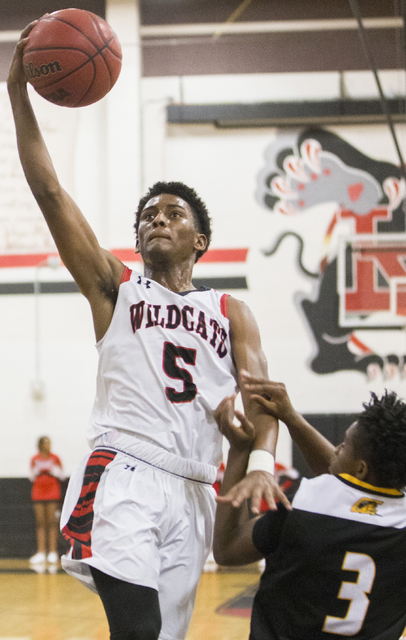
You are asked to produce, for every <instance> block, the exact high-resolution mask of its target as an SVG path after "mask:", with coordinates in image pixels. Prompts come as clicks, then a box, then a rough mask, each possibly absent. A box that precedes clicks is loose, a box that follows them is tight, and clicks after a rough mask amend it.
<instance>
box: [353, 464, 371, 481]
mask: <svg viewBox="0 0 406 640" xmlns="http://www.w3.org/2000/svg"><path fill="white" fill-rule="evenodd" d="M368 473H369V467H368V463H367V462H366V461H365V460H358V462H357V473H356V477H357V478H358V480H365V478H366V477H367V475H368Z"/></svg>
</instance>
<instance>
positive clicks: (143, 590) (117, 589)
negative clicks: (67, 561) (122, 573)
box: [90, 567, 161, 640]
mask: <svg viewBox="0 0 406 640" xmlns="http://www.w3.org/2000/svg"><path fill="white" fill-rule="evenodd" d="M90 570H91V572H92V576H93V580H94V582H95V585H96V587H97V591H98V592H99V596H100V598H101V601H102V603H103V606H104V610H105V612H106V615H107V620H108V623H109V627H110V638H111V640H157V638H158V636H159V632H160V630H161V611H160V608H159V600H158V592H157V591H156V590H155V589H151V588H150V587H143V586H140V585H136V584H131V583H130V582H124V580H118V578H113V577H112V576H109V575H107V574H106V573H103V572H102V571H99V570H98V569H95V568H94V567H90Z"/></svg>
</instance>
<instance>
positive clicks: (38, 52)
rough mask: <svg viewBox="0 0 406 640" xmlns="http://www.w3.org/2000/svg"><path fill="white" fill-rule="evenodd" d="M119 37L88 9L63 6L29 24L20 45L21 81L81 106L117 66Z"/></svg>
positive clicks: (99, 93)
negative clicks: (23, 78)
mask: <svg viewBox="0 0 406 640" xmlns="http://www.w3.org/2000/svg"><path fill="white" fill-rule="evenodd" d="M121 59H122V54H121V46H120V42H119V40H118V38H117V36H116V34H115V33H114V31H113V30H112V29H111V27H110V26H109V25H108V24H107V22H106V21H105V20H103V19H102V18H100V17H99V16H96V15H95V14H94V13H91V12H90V11H84V10H82V9H63V10H61V11H55V12H54V13H51V14H48V15H45V16H44V17H43V18H41V19H40V20H39V22H38V23H37V24H36V25H35V27H34V28H33V30H32V31H31V32H30V34H29V37H28V43H27V45H26V47H25V49H24V55H23V65H24V70H25V74H26V77H27V80H28V81H29V82H30V83H31V84H32V86H33V87H34V89H35V90H36V91H37V92H38V93H39V94H40V95H41V96H42V97H43V98H45V99H46V100H49V101H50V102H53V103H54V104H57V105H61V106H64V107H84V106H86V105H89V104H93V103H94V102H97V101H98V100H100V99H101V98H103V97H104V96H105V95H106V94H107V93H108V92H109V91H110V89H111V88H112V87H113V85H114V84H115V82H116V80H117V78H118V76H119V74H120V71H121Z"/></svg>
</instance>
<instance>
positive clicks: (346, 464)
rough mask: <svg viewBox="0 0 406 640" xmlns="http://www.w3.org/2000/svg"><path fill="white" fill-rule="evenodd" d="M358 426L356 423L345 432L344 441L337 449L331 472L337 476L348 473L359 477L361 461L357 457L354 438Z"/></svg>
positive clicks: (331, 464) (330, 467)
mask: <svg viewBox="0 0 406 640" xmlns="http://www.w3.org/2000/svg"><path fill="white" fill-rule="evenodd" d="M357 428H358V425H357V423H356V422H354V423H353V424H352V425H351V426H350V427H348V429H347V431H346V432H345V436H344V440H343V441H342V443H341V444H339V445H338V447H336V449H335V452H334V456H333V458H332V460H331V463H330V466H329V471H330V473H333V474H335V475H338V474H339V473H348V474H350V475H352V476H354V477H358V471H359V465H360V459H359V457H357V456H356V455H355V448H354V437H355V434H356V431H357Z"/></svg>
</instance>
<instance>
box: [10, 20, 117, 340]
mask: <svg viewBox="0 0 406 640" xmlns="http://www.w3.org/2000/svg"><path fill="white" fill-rule="evenodd" d="M35 24H36V22H32V23H31V24H30V25H28V26H27V27H26V28H25V29H24V31H23V32H22V34H21V38H20V41H19V42H18V44H17V46H16V50H15V53H14V57H13V60H12V63H11V67H10V71H9V76H8V83H7V84H8V92H9V96H10V101H11V106H12V110H13V116H14V121H15V126H16V134H17V145H18V151H19V155H20V160H21V164H22V167H23V170H24V173H25V176H26V179H27V182H28V184H29V186H30V189H31V191H32V193H33V195H34V197H35V199H36V201H37V203H38V205H39V207H40V209H41V211H42V213H43V215H44V217H45V220H46V222H47V224H48V226H49V229H50V231H51V233H52V236H53V238H54V240H55V243H56V245H57V247H58V250H59V253H60V255H61V258H62V260H63V262H64V264H65V265H66V267H67V268H68V269H69V271H70V272H71V274H72V276H73V277H74V279H75V281H76V282H77V284H78V286H79V288H80V289H81V291H82V293H83V294H84V295H85V296H86V297H87V298H88V299H89V301H90V303H91V306H92V310H93V316H94V319H95V329H96V335H97V337H101V335H103V333H104V331H105V330H106V328H107V326H108V323H109V321H110V319H109V317H108V316H109V314H110V318H111V313H112V308H114V303H113V302H112V301H114V296H115V295H116V293H117V289H118V286H119V283H120V279H121V275H122V272H123V270H124V266H123V265H122V263H121V262H120V261H119V260H118V259H117V258H115V257H114V256H113V255H112V254H110V253H109V252H107V251H105V250H103V249H102V248H101V247H100V245H99V243H98V241H97V239H96V236H95V235H94V233H93V231H92V229H91V228H90V226H89V224H88V223H87V221H86V219H85V218H84V216H83V214H82V213H81V211H80V209H79V208H78V206H77V205H76V204H75V202H74V201H73V200H72V198H71V197H70V196H69V194H68V193H66V191H65V190H64V189H63V188H62V186H61V184H60V183H59V180H58V177H57V175H56V172H55V169H54V166H53V164H52V160H51V158H50V156H49V153H48V150H47V148H46V145H45V142H44V139H43V137H42V134H41V131H40V129H39V126H38V123H37V120H36V117H35V114H34V111H33V109H32V106H31V103H30V100H29V96H28V91H27V81H26V78H25V74H24V69H23V64H22V56H23V51H24V47H25V45H26V43H27V37H28V35H29V33H30V31H31V29H32V28H33V27H34V25H35ZM112 305H113V306H112Z"/></svg>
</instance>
